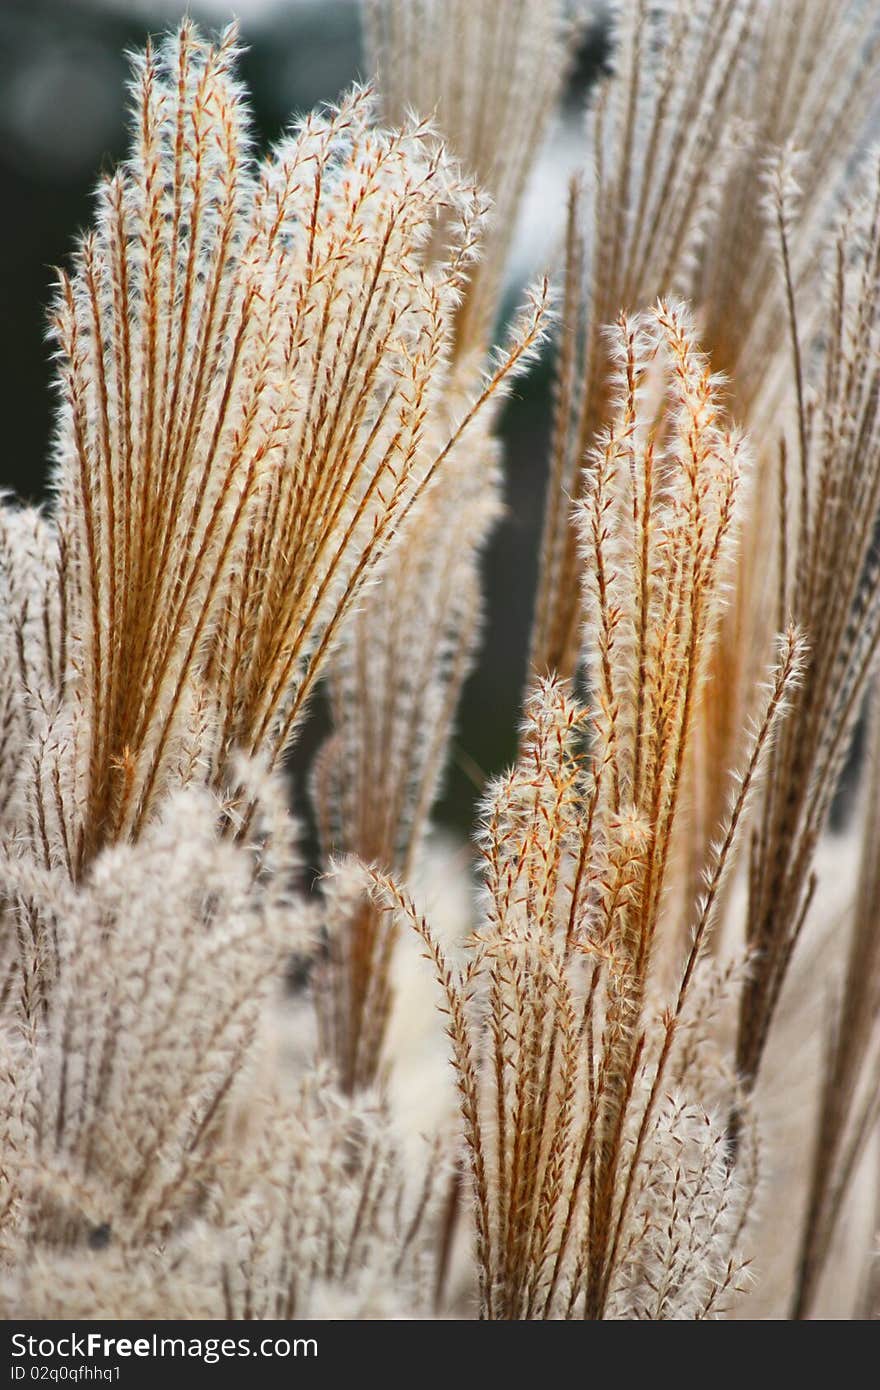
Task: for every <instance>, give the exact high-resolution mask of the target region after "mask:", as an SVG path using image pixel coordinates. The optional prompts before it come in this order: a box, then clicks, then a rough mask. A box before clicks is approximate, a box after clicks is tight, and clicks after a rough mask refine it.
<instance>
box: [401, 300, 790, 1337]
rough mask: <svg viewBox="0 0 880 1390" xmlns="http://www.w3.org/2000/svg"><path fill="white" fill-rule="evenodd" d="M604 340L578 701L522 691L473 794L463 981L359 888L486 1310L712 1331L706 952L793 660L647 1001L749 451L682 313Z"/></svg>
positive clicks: (724, 1210)
mask: <svg viewBox="0 0 880 1390" xmlns="http://www.w3.org/2000/svg"><path fill="white" fill-rule="evenodd" d="M615 337H616V343H617V346H616V348H613V349H612V352H613V355H614V358H615V360H616V362H617V368H616V371H617V377H616V382H615V386H616V392H615V396H616V399H617V411H618V413H617V416H616V422H615V424H614V425H612V427H611V428H610V429H609V431H608V433H607V435H606V437H605V439H604V441H603V443H602V444H601V446H600V450H599V454H600V456H599V457H597V459H596V462H595V466H594V469H593V477H594V479H595V486H594V488H593V490H592V492H591V494H590V495H589V497H588V498H587V499H586V500H585V501H584V502H583V504H582V505H581V508H580V516H579V521H578V524H579V529H580V531H581V534H582V536H583V544H584V546H585V548H586V547H592V549H593V555H594V561H593V564H592V565H591V566H590V570H589V573H590V575H591V576H592V578H591V591H590V595H589V599H588V604H587V610H588V614H589V618H588V625H587V642H588V646H589V649H590V651H591V661H592V670H593V690H594V697H593V703H592V705H591V707H589V708H586V707H584V706H581V705H580V704H578V702H577V701H575V700H574V699H573V698H572V696H571V695H570V694H569V693H568V692H567V690H566V688H565V686H564V684H562V683H560V682H559V681H558V680H555V679H546V680H543V681H539V682H538V684H537V686H536V687H535V689H534V690H533V692H532V694H531V696H530V699H529V701H528V704H527V708H526V717H525V725H524V735H523V741H522V752H521V756H520V760H519V762H518V764H517V766H516V767H515V768H514V770H513V771H512V772H511V773H510V774H508V775H507V776H506V777H504V778H501V779H499V780H498V781H497V782H496V783H495V785H494V786H493V787H492V789H491V792H490V794H489V796H488V798H487V801H486V805H485V819H484V826H483V831H482V840H481V849H482V855H483V859H484V900H483V925H482V926H481V927H480V929H479V931H478V932H477V933H476V936H475V939H474V942H473V946H472V950H471V952H470V955H469V958H468V959H467V961H466V963H465V965H464V966H463V968H462V969H461V970H456V969H455V968H453V967H452V965H451V964H450V963H449V961H448V960H447V957H446V955H445V953H444V951H443V949H442V947H441V946H440V944H439V942H438V941H437V940H436V938H435V936H434V935H433V933H432V931H431V929H430V926H429V924H428V923H427V922H426V921H425V920H424V919H423V918H422V917H421V916H420V915H419V913H418V911H417V910H416V909H415V908H414V906H413V905H412V903H411V901H410V900H409V898H408V896H407V895H406V893H405V892H403V891H402V890H401V889H400V888H399V887H398V886H397V885H396V883H395V882H394V881H393V879H391V878H389V877H387V876H384V875H382V874H380V873H377V872H375V871H374V873H373V883H374V885H375V889H374V891H375V893H376V894H377V898H378V901H379V902H380V903H382V904H384V905H385V907H386V909H387V910H388V911H390V912H392V913H393V914H395V915H399V916H400V918H401V919H402V920H406V921H409V923H410V925H411V926H412V927H413V928H414V929H415V930H416V931H417V932H418V934H419V935H420V936H421V938H422V940H423V941H424V943H425V946H426V949H427V953H428V955H429V958H430V959H431V960H432V962H433V964H434V968H435V970H436V973H437V977H438V981H439V983H440V986H441V989H442V993H443V996H444V1002H445V1008H446V1010H447V1013H448V1031H449V1036H450V1042H451V1053H452V1060H453V1066H454V1071H455V1075H456V1080H457V1084H458V1089H459V1095H460V1105H461V1114H462V1122H463V1126H464V1133H465V1140H466V1143H467V1148H468V1154H469V1167H470V1173H471V1179H472V1191H473V1198H474V1208H475V1226H476V1255H477V1263H478V1269H479V1273H480V1300H481V1314H482V1316H484V1317H491V1318H531V1317H572V1316H575V1317H588V1318H602V1317H615V1316H623V1317H628V1316H640V1317H676V1316H678V1317H690V1318H693V1317H703V1316H711V1315H714V1313H715V1312H716V1311H717V1310H718V1309H719V1308H720V1307H721V1306H722V1305H723V1303H724V1302H725V1300H726V1299H727V1297H728V1296H730V1295H732V1294H733V1293H734V1292H735V1290H736V1289H737V1287H738V1285H739V1280H740V1273H741V1269H742V1265H741V1261H740V1259H739V1257H738V1256H737V1254H736V1247H737V1246H738V1243H739V1240H740V1237H741V1235H742V1232H743V1228H744V1223H745V1209H746V1206H747V1194H748V1192H749V1191H750V1190H751V1188H752V1186H753V1179H754V1165H753V1162H752V1159H751V1154H750V1153H749V1152H747V1151H746V1148H745V1146H744V1148H743V1150H742V1151H741V1153H740V1166H739V1168H738V1169H737V1168H736V1167H735V1166H734V1165H732V1164H731V1163H730V1161H729V1155H728V1153H727V1150H726V1141H725V1137H724V1128H723V1123H722V1122H721V1121H720V1120H719V1119H718V1118H713V1117H712V1116H711V1115H710V1114H709V1113H708V1112H707V1111H706V1109H705V1107H706V1105H707V1104H713V1103H714V1104H717V1103H718V1101H719V1100H720V1102H721V1108H722V1112H723V1107H724V1104H725V1103H726V1104H727V1105H729V1104H731V1101H732V1095H733V1094H734V1092H733V1090H732V1082H731V1079H730V1075H729V1073H727V1074H725V1072H724V1069H723V1067H721V1068H718V1069H717V1072H716V1071H715V1068H716V1062H715V1061H714V1059H715V1058H716V1057H717V1049H716V1046H715V1043H714V1040H712V1038H711V1000H712V998H713V991H712V990H707V989H704V988H702V987H700V986H701V976H702V967H701V965H700V962H701V958H702V952H703V948H704V946H705V943H706V939H707V936H708V933H709V931H710V930H711V927H712V924H713V922H714V917H715V911H716V908H717V904H718V899H719V889H720V886H721V883H722V881H723V878H724V875H725V873H726V870H727V866H728V864H729V862H730V858H731V853H732V849H733V846H734V844H735V842H736V838H737V835H738V833H739V831H740V829H741V826H742V822H743V817H744V812H745V809H746V806H747V803H748V801H749V799H750V797H751V795H752V792H753V790H754V787H755V785H756V783H757V781H758V779H759V778H760V774H761V769H762V765H763V763H764V762H765V761H766V757H767V753H768V749H769V747H770V745H771V744H772V741H773V738H774V735H775V733H776V730H777V728H778V725H779V722H780V719H781V717H782V715H783V713H784V711H785V708H786V703H787V700H788V698H789V696H790V693H791V690H792V688H793V687H794V685H795V684H796V682H797V680H798V678H799V674H800V667H801V663H802V657H803V644H802V642H801V640H800V639H799V638H798V637H797V636H796V635H795V634H794V633H789V634H788V635H787V636H786V638H785V639H784V641H783V643H782V650H781V653H780V660H779V664H778V666H777V668H776V670H775V672H774V674H773V677H772V679H771V682H770V686H769V689H768V692H767V695H766V700H765V705H764V712H763V717H762V720H761V722H760V724H759V725H758V726H757V727H756V728H755V730H754V732H753V736H752V740H751V744H750V753H749V758H748V760H747V762H746V764H745V766H744V770H743V773H742V776H741V779H740V783H739V790H738V793H737V796H736V797H735V799H734V800H733V802H732V804H731V806H730V808H729V811H728V816H727V820H726V825H725V833H724V836H723V838H722V839H721V841H720V843H719V845H718V846H717V849H716V851H715V853H714V855H713V858H712V860H711V861H710V862H709V863H708V864H707V866H706V872H707V885H706V893H705V897H704V899H703V901H702V902H701V904H700V907H699V913H698V916H697V918H696V921H695V925H694V931H693V935H692V939H691V943H690V946H689V950H688V954H687V958H686V960H685V962H684V963H683V965H682V967H681V969H680V971H679V975H678V981H677V984H676V986H675V987H674V989H673V991H672V993H671V994H669V993H668V992H667V993H666V994H665V995H664V993H663V991H662V990H661V989H660V987H659V982H658V981H657V980H656V979H655V977H654V968H653V967H654V959H655V956H656V950H657V948H656V937H657V933H658V931H659V930H660V929H661V927H662V913H661V907H662V900H663V890H664V887H665V880H666V874H667V855H668V846H669V841H670V838H671V834H672V829H673V826H674V822H675V818H676V814H677V806H678V797H679V791H680V785H679V784H680V776H681V768H682V766H683V765H684V759H685V756H686V750H687V741H688V737H689V735H690V731H691V729H692V726H693V717H694V709H695V706H696V703H697V700H698V698H699V694H700V689H701V685H702V683H703V680H704V676H705V667H706V657H707V653H708V650H709V647H710V645H711V641H712V638H713V633H714V628H715V626H716V624H717V616H718V608H719V603H720V596H721V592H722V588H723V574H724V558H725V557H724V552H725V549H726V548H727V547H728V546H729V544H730V542H731V538H732V533H733V530H734V504H735V495H736V483H737V477H738V472H739V468H740V461H741V455H742V453H743V444H742V441H741V440H740V439H739V437H738V436H737V435H736V433H735V432H731V431H730V429H729V427H728V426H727V423H726V420H725V418H724V416H723V414H722V412H721V410H720V405H719V399H718V387H717V383H716V382H715V380H714V378H713V377H712V374H711V371H710V369H709V367H708V364H707V363H706V360H705V359H704V358H703V357H702V355H701V354H700V353H699V352H698V350H697V349H696V347H695V345H694V343H693V340H692V336H691V330H690V326H689V323H688V319H687V315H686V313H685V311H684V309H683V308H682V306H680V305H676V304H669V305H664V304H661V305H659V306H658V307H657V308H656V309H655V310H654V311H653V312H652V313H651V314H650V315H646V316H644V317H643V318H640V319H638V320H635V321H628V320H626V319H621V321H620V323H619V325H618V326H617V329H616V334H615ZM704 1006H705V1008H706V1011H707V1012H706V1017H705V1018H703V1017H702V1009H703V1007H704ZM679 1047H683V1048H686V1049H688V1050H689V1052H690V1053H691V1055H692V1056H693V1055H697V1056H698V1058H699V1059H700V1060H698V1061H697V1062H696V1063H694V1064H693V1065H692V1066H689V1067H688V1069H687V1073H686V1075H684V1076H683V1078H682V1087H683V1090H684V1091H685V1092H686V1090H687V1088H688V1087H689V1086H690V1087H691V1088H692V1090H691V1095H690V1096H687V1095H686V1094H684V1095H681V1094H671V1092H672V1089H673V1087H674V1084H675V1078H676V1076H679V1075H680V1074H681V1073H680V1071H679V1070H678V1066H677V1061H676V1059H677V1057H678V1056H679V1051H678V1050H679ZM704 1052H705V1054H706V1059H707V1060H706V1061H705V1062H704V1061H703V1060H702V1059H703V1054H704ZM710 1078H711V1080H710ZM704 1093H705V1096H704ZM710 1093H711V1094H710ZM746 1175H748V1180H746Z"/></svg>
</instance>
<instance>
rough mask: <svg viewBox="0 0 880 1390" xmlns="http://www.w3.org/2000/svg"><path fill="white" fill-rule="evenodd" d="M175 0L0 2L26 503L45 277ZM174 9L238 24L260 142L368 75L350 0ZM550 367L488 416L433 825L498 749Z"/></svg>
mask: <svg viewBox="0 0 880 1390" xmlns="http://www.w3.org/2000/svg"><path fill="white" fill-rule="evenodd" d="M499 3H503V0H499ZM184 6H185V0H0V189H2V194H3V216H2V218H0V267H2V269H0V314H2V322H3V328H4V331H3V332H2V333H0V354H2V358H0V409H2V418H3V420H4V422H5V428H4V439H5V457H4V459H3V463H2V470H0V485H2V486H3V487H4V488H8V489H11V490H13V491H15V492H17V493H18V494H19V495H20V496H22V497H24V498H27V499H29V500H32V501H38V500H40V499H43V498H45V496H46V494H47V484H48V478H49V472H50V466H49V460H50V456H51V437H52V410H51V406H52V386H51V377H52V366H51V360H50V351H49V348H48V346H47V344H46V341H45V327H46V316H45V310H46V306H47V304H48V303H49V300H50V297H51V288H52V282H53V267H54V266H56V265H61V264H64V263H65V262H66V260H67V258H68V257H69V255H70V252H71V250H72V247H73V243H74V237H75V234H76V232H77V230H78V229H80V228H82V227H84V226H85V225H87V223H88V221H89V218H90V215H91V195H92V189H93V187H94V183H95V178H96V175H97V174H98V173H99V171H101V170H102V169H109V168H111V167H112V166H113V165H114V164H115V162H116V161H118V160H119V159H120V158H122V157H123V155H124V153H125V147H126V131H125V118H126V100H127V91H126V80H127V76H128V68H127V62H126V58H125V54H126V51H130V50H132V49H136V48H140V47H142V46H143V44H144V42H145V39H146V37H147V35H148V34H150V33H157V32H160V31H161V30H162V29H164V28H166V27H168V26H169V25H171V24H173V23H175V21H176V20H177V19H179V17H180V15H181V13H182V12H183V9H184ZM186 9H187V11H188V12H189V13H190V14H191V15H192V16H193V18H194V19H196V20H197V21H199V22H201V23H203V24H204V25H206V26H207V27H209V28H216V27H218V26H220V25H222V24H224V23H225V22H226V21H227V20H228V19H230V18H231V17H232V16H233V15H237V16H238V18H239V19H240V22H241V32H242V41H243V43H244V44H245V45H246V49H247V51H246V53H245V55H244V58H243V61H242V68H241V70H242V77H243V79H244V81H245V83H246V85H247V87H248V90H249V92H250V101H251V110H252V114H253V120H254V127H255V135H256V137H257V140H258V142H259V143H261V144H265V143H267V142H270V141H272V140H273V139H275V138H276V137H277V136H278V135H279V133H280V132H281V130H282V129H283V128H284V126H285V125H286V124H287V122H288V121H289V119H290V116H291V114H292V113H297V112H303V111H306V110H308V109H309V108H311V107H312V106H314V105H315V104H316V103H318V102H321V101H332V100H333V99H334V98H335V97H337V96H338V94H339V93H340V92H341V91H343V90H344V89H345V88H346V87H347V86H348V85H349V84H350V83H351V82H352V81H354V80H364V81H366V80H369V79H370V77H371V74H369V73H367V72H364V71H363V66H362V56H361V36H360V19H359V5H358V3H357V0H238V3H237V4H231V5H230V4H226V3H223V2H222V0H201V3H199V0H195V3H190V4H189V5H186ZM593 9H594V11H595V12H596V18H595V19H594V22H593V23H592V24H591V25H590V26H589V27H588V28H587V30H586V31H585V34H584V40H583V43H582V46H581V50H580V53H579V58H578V62H577V63H576V65H575V69H574V72H573V74H572V80H571V84H570V88H569V92H568V95H567V99H566V102H565V106H564V109H563V112H562V113H561V116H560V118H559V120H558V122H557V124H556V126H555V127H554V130H553V132H552V134H551V137H550V140H549V141H548V144H547V147H546V148H545V150H544V151H543V153H542V156H541V160H540V162H539V165H538V168H537V169H536V171H535V175H534V178H533V180H532V184H531V186H530V188H529V190H528V193H527V196H526V202H525V207H524V209H523V217H522V225H521V226H520V228H519V229H518V234H517V239H516V242H515V245H514V251H513V257H512V265H511V268H510V282H509V285H508V290H507V303H506V306H505V313H506V312H509V311H510V309H511V308H512V307H513V306H514V305H515V303H516V300H517V297H518V295H519V293H520V291H521V289H522V285H523V283H524V282H525V281H526V280H527V279H528V278H529V277H531V276H533V275H535V274H537V273H540V272H541V271H542V270H543V269H544V268H545V267H548V266H551V265H552V264H553V262H554V260H555V259H556V251H557V247H558V242H559V238H560V235H561V224H562V217H563V214H564V203H565V185H566V180H567V178H568V176H569V174H570V172H571V171H572V170H573V169H574V168H575V167H576V165H577V163H578V161H579V159H580V158H581V157H582V142H581V139H580V129H581V113H582V110H583V102H584V95H585V92H586V89H587V87H588V86H589V84H590V82H591V81H592V80H593V78H594V76H595V74H596V72H597V71H598V69H599V67H600V66H601V64H602V62H603V60H604V56H605V43H604V25H603V22H602V16H601V7H599V6H594V7H593ZM500 327H501V326H499V331H500ZM551 363H552V354H551V353H549V352H547V353H545V355H544V359H543V361H542V362H541V363H540V364H539V365H537V366H536V367H535V368H533V370H532V372H531V374H530V376H529V377H528V379H527V380H525V381H523V382H521V383H520V384H519V386H518V388H517V391H516V394H515V396H514V398H513V399H512V400H511V401H510V402H509V404H508V406H507V408H506V411H505V414H504V418H503V421H502V433H503V437H504V442H505V452H506V475H507V497H506V503H507V506H506V514H505V517H504V520H503V521H502V524H501V525H500V527H499V528H498V530H497V531H496V533H495V536H494V538H493V541H492V544H491V546H490V549H489V551H488V553H487V555H486V557H485V567H486V569H485V574H486V583H485V589H486V604H487V614H486V624H485V639H484V645H483V651H482V656H481V659H480V662H479V666H478V669H477V670H476V671H475V672H474V675H473V676H472V678H471V680H470V681H469V682H468V685H467V688H466V690H465V694H464V699H463V703H462V708H461V711H460V717H459V726H458V733H457V738H456V741H455V744H454V748H453V762H452V766H451V767H450V769H449V774H448V777H447V781H446V788H445V792H444V795H443V799H442V801H441V804H440V806H439V808H438V821H439V822H440V824H441V825H446V826H449V827H451V828H452V827H454V828H455V829H457V830H458V831H459V832H467V831H468V829H469V827H470V825H471V822H472V816H473V804H474V799H475V796H476V795H477V793H478V791H479V788H480V786H481V784H482V781H483V779H484V777H485V776H486V775H490V774H492V773H494V772H497V771H499V770H500V769H501V768H502V767H504V766H505V765H506V764H507V763H509V762H510V761H511V760H512V758H513V754H514V748H515V740H516V721H517V718H518V712H519V705H520V698H521V693H522V687H523V680H524V677H525V665H526V651H527V639H528V631H529V625H530V622H531V612H532V602H533V595H534V588H535V577H536V567H537V553H538V546H539V540H540V530H541V512H542V506H543V491H544V483H545V455H546V439H547V428H548V409H549V402H550V392H551V381H552V369H551ZM325 729H326V715H325V711H324V710H323V708H322V707H321V703H320V701H318V702H317V704H316V707H315V709H314V710H313V712H312V716H311V719H310V721H309V725H308V727H307V729H306V730H305V733H304V736H303V738H302V739H301V741H300V744H299V746H298V748H297V750H296V755H295V758H294V760H293V771H294V775H295V776H296V777H297V779H298V780H299V779H301V778H302V776H304V775H305V773H306V770H307V768H308V764H309V762H310V760H311V756H312V754H313V752H314V749H315V747H316V746H317V744H319V743H320V741H321V740H322V738H323V737H324V732H325ZM297 800H298V803H300V804H301V801H302V799H301V797H298V798H297Z"/></svg>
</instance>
